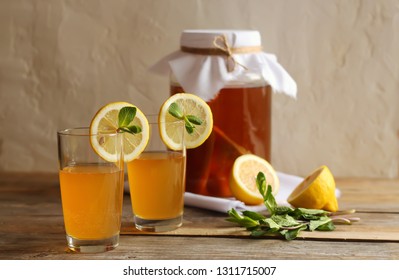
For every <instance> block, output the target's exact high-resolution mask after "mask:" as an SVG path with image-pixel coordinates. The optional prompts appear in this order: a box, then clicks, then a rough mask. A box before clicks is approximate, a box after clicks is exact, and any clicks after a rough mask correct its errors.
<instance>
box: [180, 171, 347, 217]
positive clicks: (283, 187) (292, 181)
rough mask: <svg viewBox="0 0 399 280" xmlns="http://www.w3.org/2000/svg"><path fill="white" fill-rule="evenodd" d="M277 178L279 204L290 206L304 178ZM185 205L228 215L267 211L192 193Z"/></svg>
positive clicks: (227, 199)
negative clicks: (248, 211) (289, 198)
mask: <svg viewBox="0 0 399 280" xmlns="http://www.w3.org/2000/svg"><path fill="white" fill-rule="evenodd" d="M277 176H278V178H279V180H280V189H279V192H278V193H277V195H276V201H277V204H279V205H289V204H288V202H287V198H288V196H289V195H290V194H291V192H292V191H293V190H294V188H295V187H296V186H298V185H299V183H301V182H302V180H303V178H302V177H298V176H294V175H289V174H285V173H282V172H277ZM336 196H337V197H339V196H340V191H339V190H338V189H337V190H336ZM184 204H185V205H187V206H194V207H198V208H203V209H208V210H213V211H217V212H223V213H226V212H227V211H228V210H230V209H231V208H234V209H236V210H237V211H244V210H250V211H256V212H259V211H264V210H266V207H265V206H264V205H263V204H260V205H254V206H249V205H245V204H244V203H243V202H242V201H239V200H236V199H234V198H220V197H211V196H205V195H199V194H194V193H190V192H186V193H185V195H184Z"/></svg>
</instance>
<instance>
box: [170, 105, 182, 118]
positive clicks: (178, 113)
mask: <svg viewBox="0 0 399 280" xmlns="http://www.w3.org/2000/svg"><path fill="white" fill-rule="evenodd" d="M168 112H169V114H171V115H172V116H174V117H175V118H176V119H179V120H182V119H183V117H184V115H183V111H182V110H181V109H180V107H179V105H177V103H175V102H173V103H172V104H170V105H169V110H168Z"/></svg>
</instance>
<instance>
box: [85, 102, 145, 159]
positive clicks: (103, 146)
mask: <svg viewBox="0 0 399 280" xmlns="http://www.w3.org/2000/svg"><path fill="white" fill-rule="evenodd" d="M123 107H135V108H136V110H137V111H136V116H135V118H134V119H133V121H132V122H131V123H130V124H129V125H136V126H139V127H140V128H141V132H140V133H138V134H134V135H133V134H130V133H127V132H124V133H123V152H124V160H125V161H126V162H127V161H132V160H133V159H135V158H136V157H137V156H138V155H139V154H141V152H142V151H143V150H144V149H145V147H146V146H147V143H148V139H149V136H150V135H149V134H150V132H149V125H148V120H147V118H146V117H145V115H144V114H143V113H142V112H141V111H140V110H139V109H138V108H137V106H135V105H133V104H130V103H128V102H113V103H109V104H107V105H105V106H104V107H102V108H101V109H100V110H98V112H97V113H96V114H95V116H94V117H93V119H92V121H91V124H90V133H91V134H93V136H92V137H90V143H91V145H92V147H93V149H94V150H95V151H96V153H97V154H98V155H100V156H101V157H102V158H103V159H105V160H107V161H111V162H115V161H116V152H115V144H114V143H108V142H106V141H104V140H103V139H104V138H103V137H100V136H98V135H96V134H101V133H103V134H104V133H116V132H117V130H118V115H119V111H120V110H121V109H122V108H123Z"/></svg>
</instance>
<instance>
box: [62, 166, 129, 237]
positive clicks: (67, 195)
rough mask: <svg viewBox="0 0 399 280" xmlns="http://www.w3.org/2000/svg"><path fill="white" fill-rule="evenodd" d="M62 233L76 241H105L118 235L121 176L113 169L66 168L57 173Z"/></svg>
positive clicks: (121, 197)
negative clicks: (61, 213) (63, 229)
mask: <svg viewBox="0 0 399 280" xmlns="http://www.w3.org/2000/svg"><path fill="white" fill-rule="evenodd" d="M59 175H60V185H61V197H62V208H63V212H64V222H65V229H66V232H67V234H68V235H70V236H72V237H74V238H77V239H93V240H95V239H105V238H109V237H112V236H114V235H116V234H118V233H119V230H120V225H121V214H122V199H123V185H122V182H123V177H121V176H123V172H122V171H121V170H120V169H118V168H117V167H116V166H113V165H78V166H68V167H65V168H64V169H63V170H61V171H60V173H59Z"/></svg>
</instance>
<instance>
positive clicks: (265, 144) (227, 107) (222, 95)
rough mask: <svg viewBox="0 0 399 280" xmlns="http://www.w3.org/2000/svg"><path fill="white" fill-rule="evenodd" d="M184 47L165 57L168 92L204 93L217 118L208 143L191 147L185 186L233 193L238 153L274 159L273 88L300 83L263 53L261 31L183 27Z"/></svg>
mask: <svg viewBox="0 0 399 280" xmlns="http://www.w3.org/2000/svg"><path fill="white" fill-rule="evenodd" d="M180 47H181V49H180V50H179V51H177V52H175V53H172V54H171V55H169V56H168V57H166V58H164V60H163V61H164V62H165V60H166V61H167V62H168V65H169V67H170V70H171V71H170V94H175V93H181V92H190V93H193V94H197V95H198V96H200V97H202V98H203V99H204V100H205V101H207V103H208V104H209V106H210V107H211V109H212V113H213V121H214V128H213V132H212V134H211V136H210V137H209V138H208V139H207V140H206V142H205V143H204V144H202V145H201V146H200V147H198V148H195V149H190V150H187V174H186V191H189V192H193V193H197V194H202V195H210V196H218V197H229V196H232V194H231V191H230V187H229V180H230V176H231V170H232V167H233V164H234V161H235V159H236V158H237V157H239V156H240V155H242V154H245V153H252V154H256V155H258V156H260V157H262V158H264V159H266V160H268V161H269V162H270V161H271V123H272V120H271V110H272V92H273V91H276V90H277V91H279V92H284V93H286V94H288V95H291V96H295V95H296V84H295V82H294V81H293V80H292V78H291V77H290V76H289V75H288V73H287V72H285V70H284V69H283V68H282V67H281V66H280V65H279V64H278V63H277V61H276V59H275V57H274V56H273V55H270V54H266V53H264V52H262V46H261V38H260V34H259V32H258V31H253V30H185V31H183V33H182V35H181V42H180ZM161 64H162V63H160V64H158V66H157V65H156V66H155V67H156V68H158V70H159V68H160V67H161V66H160V65H161ZM153 68H154V67H153Z"/></svg>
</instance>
